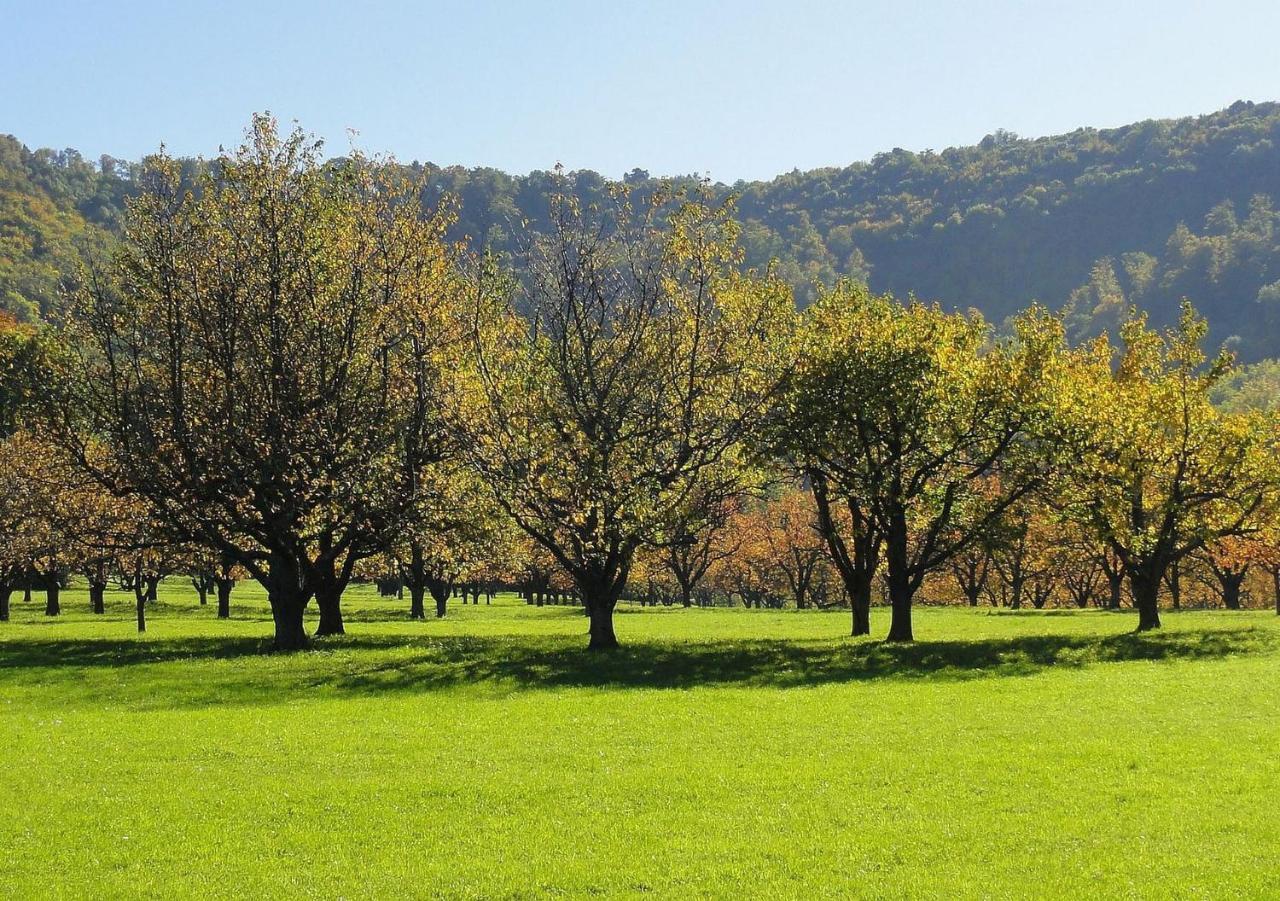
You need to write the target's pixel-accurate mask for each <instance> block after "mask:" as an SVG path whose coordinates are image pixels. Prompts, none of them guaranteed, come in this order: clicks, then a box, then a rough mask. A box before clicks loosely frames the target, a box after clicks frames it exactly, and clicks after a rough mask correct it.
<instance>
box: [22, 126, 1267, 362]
mask: <svg viewBox="0 0 1280 901" xmlns="http://www.w3.org/2000/svg"><path fill="white" fill-rule="evenodd" d="M196 165H197V163H196V162H195V161H192V162H191V166H192V167H193V168H194V167H195V166H196ZM412 165H414V166H415V167H419V166H420V167H421V168H424V169H426V170H427V171H428V172H429V173H430V175H431V178H432V180H433V182H434V184H435V185H436V187H437V189H438V190H440V191H448V192H451V193H453V194H455V195H457V196H458V198H459V199H460V201H461V211H460V218H459V221H458V223H457V226H456V232H457V235H458V236H463V235H465V236H468V237H470V238H471V239H472V241H473V242H474V243H476V244H486V245H489V246H493V247H496V248H500V249H501V248H506V247H508V245H509V242H510V240H511V236H510V235H509V233H508V227H509V226H508V224H509V223H510V222H514V221H519V220H520V219H522V218H528V219H530V220H532V221H534V222H537V221H540V220H541V219H543V218H544V216H545V209H546V197H547V193H548V191H549V190H550V185H551V181H552V179H551V176H550V175H549V174H548V173H546V172H533V173H530V174H529V175H525V176H513V175H508V174H506V173H503V172H500V171H497V170H494V169H487V168H474V169H467V168H463V167H444V168H441V167H437V166H434V165H431V164H416V163H415V164H412ZM136 171H137V167H136V164H133V163H127V162H121V161H118V160H114V159H112V158H110V157H104V158H102V159H101V160H100V161H98V162H97V163H90V162H88V161H86V160H84V159H83V158H82V157H81V156H80V155H79V154H78V153H75V152H74V151H62V152H54V151H48V150H36V151H32V150H28V149H27V148H26V147H24V146H23V145H22V144H21V143H19V142H18V141H17V139H15V138H13V137H0V309H7V310H9V311H11V312H14V313H16V314H17V315H19V316H20V317H24V318H35V317H38V316H40V315H45V314H47V313H48V312H49V311H50V310H51V309H52V308H53V307H54V306H55V305H56V303H57V297H58V292H57V286H58V277H59V273H60V272H61V271H64V270H65V268H66V267H67V266H69V265H71V264H72V262H73V261H74V259H75V255H76V253H77V252H78V251H77V247H78V246H81V245H86V244H87V245H89V246H97V247H99V248H101V249H104V250H105V249H106V247H107V246H108V245H109V244H110V242H111V241H112V240H113V236H114V235H115V234H117V233H118V230H119V225H120V221H121V215H122V214H121V211H122V209H123V206H124V203H125V199H126V198H127V197H128V196H129V195H130V194H131V193H132V192H133V191H134V190H135V187H134V182H133V176H134V174H135V173H136ZM569 178H570V184H571V185H572V187H573V190H574V191H576V192H577V193H579V194H580V195H582V196H584V197H587V198H589V197H592V196H596V195H598V194H599V192H600V191H602V190H603V188H604V185H605V180H604V179H603V178H602V177H601V176H599V175H597V174H596V173H594V172H589V171H581V172H575V173H571V174H570V176H569ZM647 178H648V176H647V173H644V172H643V171H641V170H636V171H634V172H632V173H631V174H630V175H628V176H627V179H628V180H629V181H637V180H644V179H647ZM716 189H717V190H718V191H721V192H723V193H729V192H733V193H735V194H736V195H737V196H738V205H739V216H740V218H741V219H742V220H743V225H744V229H743V242H744V245H745V247H746V252H747V258H748V261H749V262H750V263H752V264H755V265H763V264H764V263H765V262H767V261H768V260H770V259H776V260H777V261H778V265H779V269H780V272H781V274H782V275H783V276H784V277H785V278H786V279H788V280H789V281H790V282H792V283H793V284H794V285H796V287H797V289H798V294H799V296H800V299H801V301H802V302H805V301H807V300H808V299H810V298H811V297H812V296H813V293H814V288H813V286H814V285H815V284H829V283H830V282H831V281H833V280H834V279H835V278H836V277H838V276H840V275H852V276H855V277H860V278H865V279H867V280H868V281H869V282H870V284H871V286H872V288H873V289H875V290H878V291H886V290H887V291H892V292H894V293H895V294H898V295H900V296H904V297H905V296H906V295H908V294H911V293H914V294H915V295H917V296H919V297H921V298H924V299H928V300H938V301H940V302H942V303H944V304H946V305H948V306H954V307H961V308H966V307H974V308H977V309H979V310H982V311H983V313H984V314H985V315H986V316H987V317H988V318H990V319H992V320H994V321H996V322H1000V321H1002V320H1003V319H1004V318H1005V317H1006V316H1008V315H1009V314H1010V313H1012V312H1013V311H1015V310H1017V309H1020V308H1022V307H1024V306H1026V305H1027V304H1028V303H1030V302H1031V301H1032V300H1040V301H1041V302H1043V303H1045V304H1047V305H1048V306H1050V307H1053V308H1055V309H1056V308H1062V307H1066V308H1067V309H1068V313H1069V318H1068V321H1069V323H1070V326H1071V329H1072V333H1073V334H1074V335H1075V336H1077V337H1084V336H1087V335H1090V334H1094V333H1096V332H1097V331H1099V330H1101V329H1103V328H1107V327H1110V326H1112V325H1113V324H1114V323H1115V322H1116V321H1118V319H1119V317H1120V316H1121V315H1122V314H1123V311H1124V310H1125V309H1126V308H1127V306H1128V305H1129V304H1130V303H1137V304H1138V305H1140V306H1142V307H1143V308H1145V309H1147V310H1149V311H1150V312H1151V314H1152V318H1153V320H1155V321H1156V322H1163V321H1168V320H1170V319H1171V317H1172V316H1173V315H1175V313H1176V308H1177V303H1178V301H1179V300H1180V298H1181V297H1183V296H1187V297H1190V298H1191V299H1192V300H1193V301H1194V302H1195V304H1196V305H1197V307H1199V309H1200V310H1201V311H1202V312H1204V313H1205V314H1206V315H1207V316H1208V317H1209V320H1210V323H1211V325H1212V328H1213V337H1214V338H1215V339H1217V340H1225V341H1229V342H1230V343H1231V344H1232V345H1233V346H1234V347H1235V348H1236V349H1237V351H1238V352H1239V354H1240V355H1241V357H1242V358H1243V359H1246V360H1255V359H1261V358H1264V357H1273V356H1280V213H1278V212H1277V207H1278V206H1280V104H1278V103H1250V102H1245V101H1241V102H1238V103H1235V104H1233V105H1232V106H1230V107H1229V108H1227V109H1225V110H1221V111H1219V112H1216V113H1211V114H1209V115H1204V116H1196V117H1188V118H1183V119H1169V120H1151V121H1145V122H1139V123H1135V124H1133V125H1127V126H1123V127H1120V128H1110V129H1091V128H1085V129H1079V130H1077V131H1073V132H1071V133H1069V134H1064V135H1057V136H1053V137H1046V138H1035V139H1023V138H1019V137H1017V136H1015V135H1013V134H1010V133H1008V132H1004V131H997V132H995V133H993V134H991V135H989V136H987V137H986V138H984V139H983V140H982V141H981V142H979V143H978V144H977V145H974V146H970V147H957V148H952V149H948V150H943V151H939V152H932V151H926V152H912V151H907V150H901V149H896V150H893V151H890V152H887V153H881V154H878V155H877V156H875V157H874V158H873V159H872V160H870V161H869V162H863V163H855V164H853V165H850V166H846V167H843V168H824V169H815V170H812V171H809V172H799V171H796V172H791V173H788V174H785V175H780V176H778V177H777V178H775V179H773V180H771V181H767V182H739V183H737V184H735V185H731V186H730V185H717V186H716Z"/></svg>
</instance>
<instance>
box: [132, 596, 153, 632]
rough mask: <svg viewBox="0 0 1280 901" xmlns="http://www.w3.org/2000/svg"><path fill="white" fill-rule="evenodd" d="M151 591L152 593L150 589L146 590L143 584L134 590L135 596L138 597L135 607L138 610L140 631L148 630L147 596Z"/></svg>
mask: <svg viewBox="0 0 1280 901" xmlns="http://www.w3.org/2000/svg"><path fill="white" fill-rule="evenodd" d="M150 593H151V592H150V591H148V590H146V589H145V588H143V587H142V586H139V587H138V588H137V589H135V591H134V597H135V598H136V603H135V604H134V608H135V609H136V610H137V612H138V631H139V632H145V631H147V596H148V595H150Z"/></svg>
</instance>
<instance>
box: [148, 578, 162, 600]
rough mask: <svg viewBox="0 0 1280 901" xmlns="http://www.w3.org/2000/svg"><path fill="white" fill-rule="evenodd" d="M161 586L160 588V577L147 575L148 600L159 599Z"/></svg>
mask: <svg viewBox="0 0 1280 901" xmlns="http://www.w3.org/2000/svg"><path fill="white" fill-rule="evenodd" d="M159 588H160V577H159V576H147V600H148V601H155V600H158V598H159V595H158V591H159Z"/></svg>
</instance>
